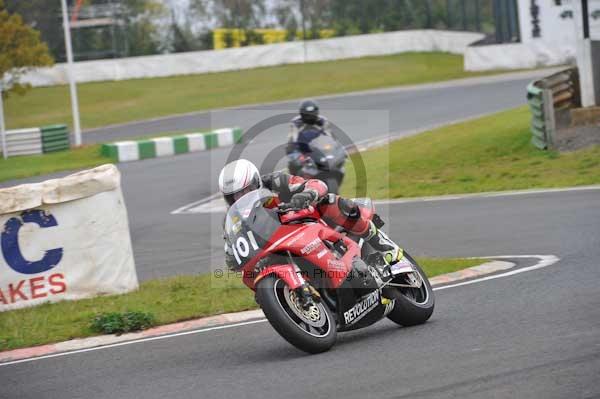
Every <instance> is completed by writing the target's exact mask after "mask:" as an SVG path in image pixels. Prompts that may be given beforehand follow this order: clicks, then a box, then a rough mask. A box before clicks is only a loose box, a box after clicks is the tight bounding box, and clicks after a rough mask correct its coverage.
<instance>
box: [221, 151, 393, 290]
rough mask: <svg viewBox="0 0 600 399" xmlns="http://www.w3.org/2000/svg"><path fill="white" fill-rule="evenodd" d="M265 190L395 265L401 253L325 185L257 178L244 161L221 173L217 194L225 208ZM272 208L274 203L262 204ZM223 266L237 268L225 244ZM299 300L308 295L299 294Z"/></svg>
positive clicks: (280, 176) (278, 175)
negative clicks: (312, 211)
mask: <svg viewBox="0 0 600 399" xmlns="http://www.w3.org/2000/svg"><path fill="white" fill-rule="evenodd" d="M260 188H266V189H268V190H271V191H272V192H274V193H275V194H277V196H278V198H279V201H280V202H284V203H289V204H290V205H292V207H294V208H307V207H308V206H309V205H314V206H316V207H317V210H318V211H319V213H320V215H321V218H322V219H323V220H324V221H325V222H326V223H327V224H328V225H330V226H332V227H336V226H341V227H343V228H344V230H346V231H348V232H350V233H352V234H353V235H356V236H358V237H361V238H363V239H364V240H365V241H367V242H369V244H370V245H371V246H373V248H375V249H376V250H377V251H379V252H380V253H381V254H382V256H383V259H384V260H385V262H387V263H388V264H393V263H396V262H397V261H398V260H400V259H401V258H402V256H403V251H402V249H401V248H400V247H398V246H397V245H396V244H395V243H394V242H393V241H392V240H391V239H389V238H388V236H387V235H386V234H385V233H384V232H383V231H382V230H380V229H378V228H377V227H376V226H375V224H374V223H373V222H364V221H363V220H362V219H361V218H360V217H359V216H360V209H359V207H358V206H357V205H356V204H355V203H354V202H352V201H351V200H348V199H345V198H342V197H340V196H338V195H334V194H328V191H327V185H326V184H325V183H324V182H322V181H321V180H318V179H308V180H307V179H304V178H302V177H300V176H293V175H290V174H288V173H284V172H273V173H269V174H267V175H263V176H260V173H259V171H258V169H257V168H256V166H255V165H254V164H253V163H252V162H250V161H247V160H245V159H240V160H237V161H233V162H231V163H229V164H227V165H225V167H224V168H223V169H222V170H221V173H220V175H219V190H220V191H221V193H222V194H223V198H224V199H225V202H226V203H227V205H228V206H231V205H233V203H234V202H236V201H237V200H238V199H240V198H241V197H243V196H244V195H245V194H247V193H249V192H251V191H254V190H258V189H260ZM263 206H266V207H275V206H277V204H276V203H266V204H263ZM225 262H226V264H227V266H228V267H229V268H235V266H236V265H237V264H236V262H235V259H234V256H233V251H232V249H231V248H229V246H228V245H227V244H225ZM300 294H301V296H302V297H306V296H307V295H310V294H309V293H308V292H301V293H300Z"/></svg>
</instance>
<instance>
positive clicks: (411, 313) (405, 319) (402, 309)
mask: <svg viewBox="0 0 600 399" xmlns="http://www.w3.org/2000/svg"><path fill="white" fill-rule="evenodd" d="M404 256H406V258H407V259H408V260H409V261H410V262H411V263H412V264H413V266H414V268H415V270H416V273H417V274H418V275H419V277H420V278H421V280H422V281H423V283H422V284H421V287H420V288H400V287H394V289H393V290H390V289H386V292H392V296H393V298H390V299H395V300H396V302H395V304H394V309H392V311H391V312H390V314H388V316H387V317H388V319H390V320H391V321H393V322H394V323H396V324H400V325H401V326H405V327H408V326H415V325H418V324H423V323H425V322H426V321H427V320H429V318H430V317H431V315H432V314H433V308H434V307H435V297H434V295H433V289H432V288H431V284H430V283H429V280H428V279H427V276H426V275H425V272H424V271H423V269H421V267H420V266H419V265H418V264H417V262H416V261H415V260H414V259H413V258H412V257H411V256H410V255H409V254H408V253H406V252H405V253H404ZM393 282H395V281H393Z"/></svg>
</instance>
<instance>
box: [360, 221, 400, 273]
mask: <svg viewBox="0 0 600 399" xmlns="http://www.w3.org/2000/svg"><path fill="white" fill-rule="evenodd" d="M364 239H365V241H367V242H368V243H369V244H370V245H371V246H372V247H373V248H374V249H375V250H376V251H379V252H380V253H381V256H382V257H383V260H384V261H385V263H386V264H388V265H393V264H394V263H396V262H398V261H399V260H400V259H402V256H403V255H404V251H403V250H402V248H400V247H399V246H398V245H396V243H395V242H394V241H392V240H391V239H390V238H389V237H388V236H387V234H385V233H384V232H383V230H380V229H378V228H377V226H375V224H374V223H373V222H371V223H370V226H369V232H368V233H367V235H366V236H365V237H364Z"/></svg>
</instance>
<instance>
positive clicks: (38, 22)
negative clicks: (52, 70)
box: [4, 0, 66, 61]
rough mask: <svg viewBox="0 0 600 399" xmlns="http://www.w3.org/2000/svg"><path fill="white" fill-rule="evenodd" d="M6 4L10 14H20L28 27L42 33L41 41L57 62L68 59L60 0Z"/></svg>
mask: <svg viewBox="0 0 600 399" xmlns="http://www.w3.org/2000/svg"><path fill="white" fill-rule="evenodd" d="M4 4H5V5H6V10H7V11H8V12H9V13H11V14H12V13H16V14H19V15H20V16H21V17H22V18H23V21H25V23H26V24H27V25H29V26H31V27H33V28H34V29H37V30H38V31H40V34H41V39H42V40H43V41H44V42H45V43H46V44H47V45H48V48H49V50H50V54H51V55H52V57H53V58H54V59H55V60H57V61H62V60H64V59H65V58H66V56H65V36H64V35H65V33H64V31H63V27H62V17H61V7H60V1H59V0H52V1H48V0H27V1H23V0H4Z"/></svg>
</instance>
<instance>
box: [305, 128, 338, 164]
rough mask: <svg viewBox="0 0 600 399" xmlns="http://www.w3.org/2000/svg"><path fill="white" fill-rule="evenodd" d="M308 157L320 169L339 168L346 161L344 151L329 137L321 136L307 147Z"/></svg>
mask: <svg viewBox="0 0 600 399" xmlns="http://www.w3.org/2000/svg"><path fill="white" fill-rule="evenodd" d="M308 147H309V150H310V157H311V158H312V160H313V161H314V162H315V163H316V164H317V165H318V166H319V167H321V168H325V169H334V168H341V167H342V166H343V165H344V162H345V160H346V150H345V149H344V147H343V146H342V145H341V144H340V143H338V142H337V141H336V140H335V139H333V138H332V137H330V136H325V135H321V136H319V137H317V138H316V139H314V140H312V141H311V142H310V143H309V145H308Z"/></svg>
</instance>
